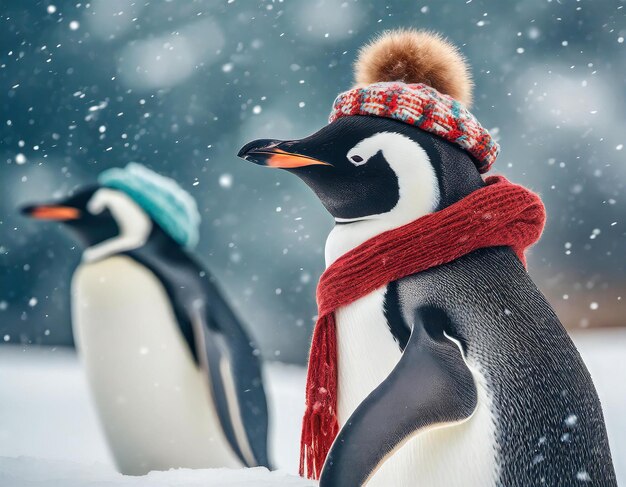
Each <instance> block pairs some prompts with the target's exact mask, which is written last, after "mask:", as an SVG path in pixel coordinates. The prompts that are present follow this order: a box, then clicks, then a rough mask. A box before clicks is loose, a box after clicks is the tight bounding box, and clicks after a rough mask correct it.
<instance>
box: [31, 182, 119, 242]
mask: <svg viewBox="0 0 626 487" xmlns="http://www.w3.org/2000/svg"><path fill="white" fill-rule="evenodd" d="M99 189H100V186H97V185H94V186H89V187H87V188H84V189H81V190H80V191H78V192H76V193H74V194H73V195H72V196H69V197H67V198H64V199H61V200H59V201H55V202H51V203H40V204H31V205H27V206H24V207H22V208H21V213H22V214H23V215H25V216H28V217H30V218H35V219H38V220H51V221H57V222H61V223H63V225H64V226H65V227H67V228H68V229H69V230H70V232H71V233H72V234H73V235H74V237H75V238H76V239H77V240H78V241H79V242H80V243H81V244H82V245H83V246H84V247H85V248H87V247H91V246H93V245H95V244H98V243H101V242H103V241H105V240H109V239H112V238H114V237H116V236H117V235H118V234H119V233H120V229H119V227H118V224H117V222H116V220H115V218H114V217H113V215H112V214H111V212H110V211H109V210H108V209H106V208H104V209H102V210H101V211H93V209H92V210H90V209H89V202H90V201H91V200H92V198H93V196H94V194H95V193H96V192H97V191H98V190H99Z"/></svg>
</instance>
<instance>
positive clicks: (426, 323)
mask: <svg viewBox="0 0 626 487" xmlns="http://www.w3.org/2000/svg"><path fill="white" fill-rule="evenodd" d="M446 330H448V331H449V330H450V320H449V318H448V317H447V315H446V314H445V313H444V312H443V311H440V310H438V309H433V308H422V309H420V310H418V311H417V312H416V319H415V324H414V326H413V331H412V332H411V336H410V338H409V341H408V343H407V345H406V348H405V349H404V353H403V354H402V357H401V359H400V361H399V362H398V364H397V365H396V367H395V368H394V369H393V371H392V372H391V374H389V376H388V377H387V378H386V379H385V380H384V381H383V382H382V383H381V384H380V385H379V386H378V387H377V388H376V389H374V391H372V393H371V394H370V395H369V396H368V397H367V398H366V399H365V400H364V401H363V402H362V403H361V404H360V405H359V406H358V407H357V409H356V410H355V411H354V413H353V414H352V416H350V418H349V419H348V421H347V423H346V424H345V425H344V427H343V428H342V429H341V431H340V432H339V435H338V436H337V438H336V439H335V442H334V443H333V446H332V447H331V450H330V453H329V454H328V457H327V458H326V462H325V463H324V467H323V469H322V475H321V478H320V487H338V486H342V487H355V486H360V485H363V484H364V483H366V482H367V481H368V480H369V478H370V477H371V476H372V475H373V474H374V473H375V472H376V471H377V469H378V468H379V467H380V465H382V463H383V462H384V461H385V459H386V458H387V457H388V455H389V454H391V453H392V452H393V451H394V450H396V449H398V448H400V447H401V446H402V445H403V444H404V443H405V442H406V441H408V440H409V439H410V438H411V437H412V436H413V435H415V434H416V433H418V432H419V431H420V430H423V429H425V428H428V427H429V426H433V425H437V424H439V425H441V424H446V423H456V422H459V421H462V420H464V419H467V418H468V417H470V416H471V415H472V413H473V412H474V410H475V408H476V404H477V392H476V384H475V383H474V379H473V377H472V374H471V372H470V370H469V369H468V367H467V365H466V363H465V360H464V358H463V353H462V352H461V350H460V348H459V346H458V345H457V344H456V343H455V342H454V341H452V340H451V339H450V338H448V337H447V336H446V335H445V332H446Z"/></svg>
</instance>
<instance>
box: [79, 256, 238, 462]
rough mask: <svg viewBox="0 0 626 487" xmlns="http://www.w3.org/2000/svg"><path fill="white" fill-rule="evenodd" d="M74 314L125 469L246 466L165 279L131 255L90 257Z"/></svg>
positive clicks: (111, 439) (103, 414)
mask: <svg viewBox="0 0 626 487" xmlns="http://www.w3.org/2000/svg"><path fill="white" fill-rule="evenodd" d="M72 318H73V327H74V334H75V339H76V344H77V347H78V349H79V352H80V355H81V358H82V362H83V364H84V367H85V370H86V374H87V379H88V382H89V385H90V388H91V391H92V395H93V398H94V402H95V405H96V408H97V409H98V412H99V416H100V418H101V422H102V426H103V429H104V432H105V435H106V436H107V439H108V442H109V445H110V447H111V450H112V453H113V456H114V458H115V460H116V462H117V464H118V466H119V468H120V470H121V471H122V472H123V473H126V474H143V473H146V472H148V471H150V470H164V469H168V468H170V467H189V468H201V467H204V468H207V467H239V466H240V462H239V461H238V459H237V458H236V457H235V455H234V453H232V450H231V449H230V447H229V445H228V443H227V441H226V439H225V438H224V435H223V432H222V430H221V428H220V424H219V421H218V417H217V414H216V411H215V408H214V406H213V404H212V402H211V401H210V394H209V390H208V384H207V379H206V376H205V375H204V374H203V372H202V371H201V370H200V368H199V367H198V366H197V365H196V363H195V361H194V360H193V356H192V353H191V351H190V350H189V346H188V344H187V342H186V341H185V339H184V337H183V335H182V334H181V332H180V328H179V326H178V323H177V321H176V317H175V313H174V311H173V306H172V304H171V303H170V298H169V296H168V294H167V293H166V291H165V288H164V286H163V285H162V283H161V282H160V281H159V280H158V279H157V278H156V276H155V275H154V274H153V273H152V272H151V271H150V270H149V269H148V268H146V267H145V266H143V265H141V264H140V263H138V262H137V261H136V260H134V259H133V258H131V257H129V256H125V255H117V256H113V257H109V258H107V259H104V260H101V261H98V262H94V263H83V264H81V265H80V266H79V267H78V269H77V270H76V272H75V274H74V277H73V281H72Z"/></svg>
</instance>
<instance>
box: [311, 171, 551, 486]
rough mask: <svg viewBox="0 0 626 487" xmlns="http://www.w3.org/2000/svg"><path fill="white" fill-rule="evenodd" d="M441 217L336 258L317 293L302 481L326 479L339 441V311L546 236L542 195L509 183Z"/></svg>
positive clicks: (499, 180) (494, 183) (498, 182)
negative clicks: (413, 279)
mask: <svg viewBox="0 0 626 487" xmlns="http://www.w3.org/2000/svg"><path fill="white" fill-rule="evenodd" d="M486 183H487V185H486V186H485V187H483V188H480V189H478V190H476V191H474V192H473V193H471V194H470V195H468V196H466V197H465V198H463V199H462V200H460V201H458V202H456V203H454V204H453V205H451V206H449V207H447V208H444V209H443V210H441V211H438V212H435V213H431V214H428V215H425V216H423V217H421V218H418V219H417V220H415V221H414V222H411V223H409V224H407V225H404V226H402V227H400V228H396V229H394V230H389V231H387V232H385V233H382V234H380V235H377V236H376V237H373V238H371V239H369V240H368V241H366V242H364V243H363V244H361V245H359V246H358V247H356V248H355V249H353V250H351V251H350V252H348V253H346V254H344V255H343V256H342V257H340V258H339V259H337V261H336V262H334V263H333V264H332V265H331V266H330V267H328V269H326V271H325V272H324V274H323V275H322V277H321V278H320V282H319V284H318V286H317V304H318V316H319V317H318V319H317V323H316V324H315V329H314V331H313V339H312V343H311V351H310V354H309V370H308V373H307V384H306V411H305V413H304V419H303V422H302V438H301V450H300V475H305V474H306V476H307V477H309V478H316V479H317V478H319V475H320V473H321V470H322V466H323V464H324V460H325V459H326V455H327V454H328V451H329V450H330V447H331V445H332V442H333V440H334V439H335V436H336V435H337V432H338V429H339V425H338V423H337V348H336V347H337V343H336V330H335V310H337V308H339V307H340V306H346V305H348V304H350V303H352V302H354V301H356V300H358V299H360V298H362V297H363V296H366V295H367V294H369V293H371V292H372V291H375V290H376V289H379V288H380V287H382V286H385V285H386V284H388V283H389V282H392V281H396V280H398V279H402V278H403V277H406V276H409V275H412V274H416V273H418V272H422V271H424V270H426V269H430V268H432V267H436V266H438V265H442V264H446V263H448V262H451V261H453V260H455V259H458V258H459V257H461V256H463V255H466V254H469V253H470V252H472V251H474V250H476V249H480V248H485V247H498V246H508V247H511V248H512V249H513V250H514V251H515V253H516V254H517V256H518V257H519V258H520V260H521V261H522V262H523V263H524V265H526V261H525V258H524V251H525V249H526V248H527V247H529V246H530V245H532V244H533V243H535V242H536V241H537V240H538V239H539V236H540V235H541V232H542V230H543V225H544V222H545V209H544V207H543V204H542V202H541V200H540V199H539V196H537V195H536V194H534V193H532V192H531V191H529V190H527V189H526V188H523V187H522V186H518V185H515V184H512V183H510V182H509V181H507V180H506V179H505V178H504V177H502V176H493V177H489V178H487V179H486Z"/></svg>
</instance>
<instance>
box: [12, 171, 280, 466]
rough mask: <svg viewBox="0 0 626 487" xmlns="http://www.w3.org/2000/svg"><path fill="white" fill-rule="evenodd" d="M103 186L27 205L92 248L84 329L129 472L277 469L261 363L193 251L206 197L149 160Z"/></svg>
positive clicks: (81, 318)
mask: <svg viewBox="0 0 626 487" xmlns="http://www.w3.org/2000/svg"><path fill="white" fill-rule="evenodd" d="M98 181H99V184H98V185H95V186H93V187H89V188H85V189H82V190H81V191H79V192H77V193H76V194H74V195H73V196H71V197H69V198H67V199H65V200H63V201H59V202H56V203H53V204H39V205H33V206H28V207H26V208H24V209H23V212H24V213H25V214H26V215H29V216H31V217H33V218H37V219H44V220H57V221H61V222H63V223H64V225H65V227H66V228H67V229H68V230H70V232H71V233H72V234H73V235H74V236H75V237H76V238H77V239H78V240H79V241H80V242H81V243H82V244H83V245H84V247H85V250H84V252H83V259H82V263H81V264H80V265H79V267H78V268H77V269H76V271H75V273H74V276H73V279H72V321H73V328H74V335H75V341H76V344H77V347H78V349H79V351H80V354H81V356H82V361H83V363H84V365H85V368H86V372H87V378H88V381H89V385H90V388H91V392H92V395H93V398H94V401H95V404H96V408H97V410H98V413H99V416H100V419H101V423H102V426H103V429H104V432H105V435H106V438H107V440H108V443H109V446H110V448H111V451H112V453H113V456H114V458H115V461H116V463H117V465H118V467H119V469H120V471H121V472H122V473H124V474H132V475H140V474H144V473H147V472H149V471H151V470H167V469H169V468H179V467H188V468H208V467H230V468H235V467H241V466H249V467H252V466H257V465H262V466H268V458H267V423H268V419H267V406H266V400H265V394H264V391H263V383H262V380H261V370H260V364H259V359H258V357H257V355H256V353H255V350H254V348H253V346H252V345H251V341H250V338H249V337H248V335H247V334H246V332H245V330H244V328H243V326H242V325H241V323H240V321H239V319H238V318H237V317H236V316H235V314H234V313H233V311H232V309H231V308H230V306H229V305H228V303H227V302H226V301H225V299H224V297H223V296H222V293H221V291H220V290H219V289H218V287H217V286H216V284H215V282H214V280H213V278H212V277H211V276H210V275H209V274H208V272H207V271H206V270H204V269H203V267H202V266H201V265H200V264H199V263H198V262H197V261H196V260H195V258H194V257H193V256H192V255H191V254H190V249H191V248H193V246H194V245H195V243H196V241H197V239H198V225H199V222H200V215H199V213H198V210H197V208H196V204H195V201H194V200H193V199H192V197H191V196H190V195H189V194H188V193H186V192H184V191H183V190H182V189H181V188H180V187H179V186H178V185H177V184H176V183H175V182H174V181H173V180H171V179H168V178H165V177H163V176H160V175H158V174H156V173H154V172H152V171H150V170H148V169H146V168H145V167H143V166H141V165H139V164H129V165H128V166H126V168H125V169H109V170H107V171H105V172H103V173H102V174H101V175H100V177H99V179H98Z"/></svg>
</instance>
